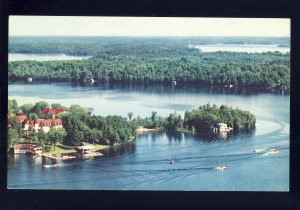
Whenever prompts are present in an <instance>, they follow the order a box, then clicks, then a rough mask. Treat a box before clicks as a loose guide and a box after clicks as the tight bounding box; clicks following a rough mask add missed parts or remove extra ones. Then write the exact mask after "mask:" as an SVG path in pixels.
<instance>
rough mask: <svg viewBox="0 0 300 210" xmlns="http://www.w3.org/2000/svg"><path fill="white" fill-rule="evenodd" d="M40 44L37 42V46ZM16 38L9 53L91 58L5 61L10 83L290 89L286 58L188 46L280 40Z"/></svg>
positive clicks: (288, 61) (287, 54)
mask: <svg viewBox="0 0 300 210" xmlns="http://www.w3.org/2000/svg"><path fill="white" fill-rule="evenodd" d="M37 40H38V41H37ZM70 40H71V41H69V40H68V39H66V38H65V39H58V38H57V39H55V38H47V39H43V38H32V39H30V37H29V38H28V37H27V38H26V37H25V38H20V37H13V38H11V41H10V46H9V52H10V53H65V54H69V55H89V56H90V58H89V59H83V60H73V61H38V62H37V61H13V62H9V67H8V78H9V80H26V79H27V78H28V77H32V78H33V80H34V81H35V80H42V81H55V82H57V81H73V82H78V81H80V82H83V81H89V80H91V79H93V80H94V81H96V82H99V83H103V82H118V83H141V84H148V83H167V84H171V83H172V81H174V80H175V81H177V83H180V84H184V83H189V84H190V83H196V84H203V85H217V86H218V85H219V86H243V87H255V88H257V87H259V88H281V89H289V87H290V53H280V52H266V53H246V52H201V50H199V49H196V48H193V47H189V46H190V45H191V44H197V43H198V44H199V43H200V44H201V43H202V44H209V43H220V42H223V43H235V44H236V43H241V44H244V43H257V44H261V43H272V41H273V42H275V43H276V42H277V43H279V44H281V46H282V45H284V44H289V43H287V40H284V41H282V40H281V39H274V40H272V39H271V38H270V39H263V40H260V39H258V38H256V39H254V38H252V39H250V38H248V39H246V38H244V39H241V38H240V40H238V38H235V39H229V38H223V39H217V38H215V40H213V39H203V38H202V39H201V38H181V39H180V38H164V39H163V38H160V39H159V38H157V39H147V38H128V37H127V38H124V37H123V38H122V37H121V38H115V39H114V38H105V37H104V38H94V39H93V38H77V39H76V38H73V39H72V38H70Z"/></svg>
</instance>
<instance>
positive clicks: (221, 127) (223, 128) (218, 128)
mask: <svg viewBox="0 0 300 210" xmlns="http://www.w3.org/2000/svg"><path fill="white" fill-rule="evenodd" d="M212 130H213V132H228V131H231V130H233V128H232V127H231V126H227V124H226V123H217V124H215V125H214V126H213V127H212Z"/></svg>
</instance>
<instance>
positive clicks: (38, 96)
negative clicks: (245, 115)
mask: <svg viewBox="0 0 300 210" xmlns="http://www.w3.org/2000/svg"><path fill="white" fill-rule="evenodd" d="M8 95H9V98H11V99H17V101H18V104H24V103H35V102H37V101H41V100H43V101H47V102H48V103H50V104H51V103H61V104H62V105H65V106H70V105H71V104H79V105H81V106H85V107H93V108H94V113H95V114H99V115H104V116H107V115H112V114H117V115H121V116H124V117H127V113H128V112H133V117H137V116H138V115H140V116H143V117H146V116H150V115H151V112H152V111H156V112H157V114H158V115H161V116H168V115H169V114H170V113H174V112H175V111H176V112H177V113H178V114H181V115H182V116H183V114H184V111H185V110H191V109H194V108H197V107H199V106H200V105H203V104H207V103H210V104H217V105H221V104H225V105H228V106H232V107H239V108H240V109H243V110H249V111H250V112H252V113H253V114H255V115H256V118H257V125H256V129H255V130H254V131H252V132H250V133H238V134H231V135H227V136H226V135H225V136H224V135H215V136H207V135H201V134H200V135H199V136H191V135H189V134H183V133H166V132H158V133H156V132H153V133H151V132H149V133H145V134H143V135H141V136H138V137H137V139H136V141H134V142H132V143H130V144H126V145H122V146H119V147H116V148H113V149H110V150H105V151H102V153H103V154H104V156H103V157H101V158H98V159H95V160H72V161H64V162H60V165H59V166H60V167H57V168H43V167H42V162H43V161H45V160H43V159H42V158H32V157H31V156H26V155H9V157H8V187H9V188H18V189H19V188H20V189H98V190H111V189H114V190H119V189H120V190H124V189H128V190H196V191H203V190H204V191H288V190H289V151H290V150H289V145H290V144H289V142H290V140H289V121H290V96H289V95H288V94H284V93H281V92H266V91H250V90H239V89H223V88H212V87H184V86H183V87H180V86H178V85H177V86H175V87H172V86H161V85H156V86H130V85H127V86H126V85H109V84H100V85H97V86H81V85H76V84H69V83H51V84H36V83H35V82H33V83H31V84H20V83H15V84H14V83H11V84H9V87H8ZM255 149H262V151H261V152H260V153H255V152H253V151H254V150H255ZM274 149H278V150H279V153H277V154H272V153H270V152H271V151H273V150H274ZM170 160H174V164H169V161H170ZM223 164H227V166H228V169H227V170H224V171H220V170H216V169H215V167H217V166H220V165H223Z"/></svg>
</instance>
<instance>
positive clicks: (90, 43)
mask: <svg viewBox="0 0 300 210" xmlns="http://www.w3.org/2000/svg"><path fill="white" fill-rule="evenodd" d="M220 43H223V44H278V45H282V46H283V45H284V46H289V45H290V39H289V38H288V37H222V36H217V37H213V36H209V37H205V36H203V37H122V36H120V37H93V36H91V37H84V36H82V37H76V36H75V37H74V36H63V37H60V36H10V37H9V53H64V54H67V55H85V56H86V55H89V56H93V55H95V54H96V53H97V52H102V51H103V50H105V49H109V48H110V46H114V45H136V46H145V45H150V46H151V45H156V46H169V47H186V46H188V45H203V44H220Z"/></svg>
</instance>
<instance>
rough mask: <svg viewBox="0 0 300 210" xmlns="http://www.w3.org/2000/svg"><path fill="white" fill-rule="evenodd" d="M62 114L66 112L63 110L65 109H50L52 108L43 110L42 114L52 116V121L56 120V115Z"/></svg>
mask: <svg viewBox="0 0 300 210" xmlns="http://www.w3.org/2000/svg"><path fill="white" fill-rule="evenodd" d="M61 112H65V110H63V109H50V108H45V109H43V110H42V114H47V115H50V116H52V119H54V118H55V115H56V114H59V113H61Z"/></svg>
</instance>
